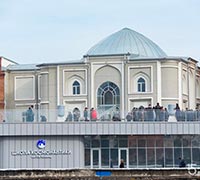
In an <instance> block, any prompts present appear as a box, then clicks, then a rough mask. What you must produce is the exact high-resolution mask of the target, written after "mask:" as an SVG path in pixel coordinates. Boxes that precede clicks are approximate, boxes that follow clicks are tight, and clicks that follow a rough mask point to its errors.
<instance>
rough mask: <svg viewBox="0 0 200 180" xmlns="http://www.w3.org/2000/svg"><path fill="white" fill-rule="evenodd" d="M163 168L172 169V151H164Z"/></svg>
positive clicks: (169, 149) (168, 149)
mask: <svg viewBox="0 0 200 180" xmlns="http://www.w3.org/2000/svg"><path fill="white" fill-rule="evenodd" d="M165 167H173V149H172V148H166V149H165Z"/></svg>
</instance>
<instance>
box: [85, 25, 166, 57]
mask: <svg viewBox="0 0 200 180" xmlns="http://www.w3.org/2000/svg"><path fill="white" fill-rule="evenodd" d="M127 53H130V54H133V55H134V56H135V57H155V58H160V57H166V56H167V55H166V53H165V52H164V51H163V50H162V49H161V48H160V47H159V46H158V45H157V44H155V43H154V42H153V41H151V40H150V39H148V38H147V37H145V36H143V35H142V34H140V33H138V32H136V31H133V30H132V29H129V28H124V29H122V30H120V31H118V32H116V33H113V34H111V35H110V36H108V37H107V38H105V39H103V40H102V41H100V42H99V43H97V44H96V45H94V46H93V47H92V48H91V49H89V51H88V52H87V55H88V56H98V55H118V54H119V55H120V54H127Z"/></svg>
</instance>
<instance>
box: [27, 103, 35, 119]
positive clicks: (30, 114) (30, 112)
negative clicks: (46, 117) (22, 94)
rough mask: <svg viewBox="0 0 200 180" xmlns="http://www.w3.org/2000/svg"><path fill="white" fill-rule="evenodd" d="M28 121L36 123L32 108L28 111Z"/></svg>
mask: <svg viewBox="0 0 200 180" xmlns="http://www.w3.org/2000/svg"><path fill="white" fill-rule="evenodd" d="M26 121H27V122H33V121H34V113H33V110H32V108H31V107H29V108H28V110H27V111H26Z"/></svg>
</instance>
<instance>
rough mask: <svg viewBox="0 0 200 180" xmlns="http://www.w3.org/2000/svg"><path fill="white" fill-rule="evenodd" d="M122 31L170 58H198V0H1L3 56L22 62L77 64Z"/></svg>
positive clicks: (0, 28)
mask: <svg viewBox="0 0 200 180" xmlns="http://www.w3.org/2000/svg"><path fill="white" fill-rule="evenodd" d="M124 27H128V28H131V29H133V30H135V31H137V32H139V33H141V34H143V35H145V36H146V37H148V38H149V39H151V40H152V41H154V42H155V43H156V44H158V45H159V46H160V47H161V48H162V49H163V50H164V51H165V52H166V53H167V55H169V56H190V57H193V58H195V59H197V60H200V0H0V56H4V57H6V58H9V59H11V60H14V61H16V62H18V63H21V64H26V63H28V64H32V63H46V62H61V61H72V60H79V59H81V58H82V57H83V55H85V54H86V52H87V51H88V50H89V49H90V48H91V47H92V46H93V45H94V44H96V43H97V42H99V41H100V40H102V39H103V38H105V37H107V36H108V35H110V34H112V33H114V32H116V31H119V30H121V29H122V28H124Z"/></svg>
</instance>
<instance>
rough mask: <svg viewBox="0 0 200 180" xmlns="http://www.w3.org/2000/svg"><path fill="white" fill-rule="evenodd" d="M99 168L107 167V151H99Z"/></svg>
mask: <svg viewBox="0 0 200 180" xmlns="http://www.w3.org/2000/svg"><path fill="white" fill-rule="evenodd" d="M101 166H102V167H109V149H102V150H101Z"/></svg>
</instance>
